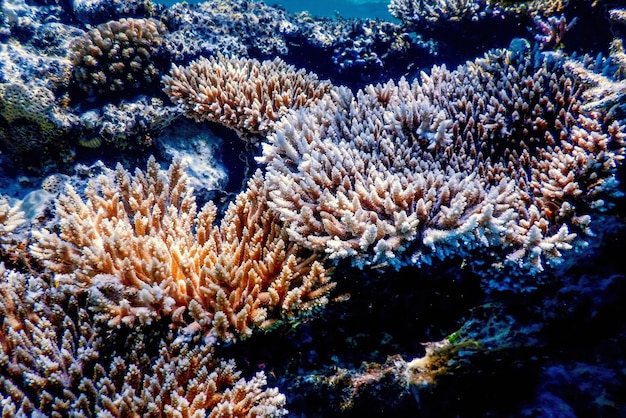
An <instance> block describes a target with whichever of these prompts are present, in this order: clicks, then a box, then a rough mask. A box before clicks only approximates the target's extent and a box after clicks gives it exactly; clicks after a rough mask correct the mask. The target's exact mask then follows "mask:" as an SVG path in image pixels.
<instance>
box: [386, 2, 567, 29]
mask: <svg viewBox="0 0 626 418" xmlns="http://www.w3.org/2000/svg"><path fill="white" fill-rule="evenodd" d="M567 3H568V0H529V1H520V2H507V1H491V0H391V2H390V3H389V12H390V13H391V15H392V16H394V17H395V18H396V19H399V20H401V21H402V22H403V23H404V24H407V25H410V26H414V27H420V25H428V24H433V23H436V22H439V21H461V20H477V19H481V18H485V17H487V16H500V15H503V14H513V15H519V14H528V15H531V16H541V15H551V14H554V13H556V12H559V11H561V10H562V9H563V7H565V5H566V4H567Z"/></svg>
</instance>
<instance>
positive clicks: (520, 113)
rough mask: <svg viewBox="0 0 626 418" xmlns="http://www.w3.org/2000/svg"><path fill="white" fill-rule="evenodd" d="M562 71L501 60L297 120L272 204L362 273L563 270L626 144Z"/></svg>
mask: <svg viewBox="0 0 626 418" xmlns="http://www.w3.org/2000/svg"><path fill="white" fill-rule="evenodd" d="M558 65H560V64H559V63H554V62H550V61H539V62H538V63H537V64H535V63H534V58H533V57H529V56H521V55H517V54H512V53H510V52H504V51H499V52H494V53H492V54H490V55H487V56H486V57H485V58H484V59H478V60H476V61H475V62H470V63H468V64H467V65H465V66H460V67H459V68H458V69H457V70H456V71H448V70H447V69H446V68H445V67H435V68H433V70H432V72H431V74H430V75H427V74H425V73H422V76H421V82H420V81H419V80H415V81H414V82H413V83H409V82H407V81H405V80H400V81H399V82H398V83H397V84H396V83H394V82H391V81H390V82H389V83H387V84H385V85H377V86H368V87H367V88H366V89H364V90H362V91H359V92H358V93H357V94H356V95H353V94H352V93H351V92H350V91H348V90H339V91H338V92H333V94H332V96H329V97H330V98H329V99H325V100H321V101H319V103H317V104H314V105H312V106H310V107H309V108H307V109H304V110H301V111H296V112H292V113H289V114H288V115H287V116H286V117H284V118H283V119H282V120H280V121H279V122H278V123H277V124H276V127H275V128H276V132H275V133H274V134H272V135H271V136H270V137H269V144H264V153H263V157H262V158H261V161H262V162H265V163H267V164H268V173H267V176H266V177H267V183H268V187H269V188H270V190H271V191H270V202H269V205H270V207H271V208H272V209H274V210H276V211H277V212H278V213H280V216H281V219H282V220H283V221H284V222H286V225H287V229H288V232H289V235H290V237H291V239H293V240H294V241H295V242H298V243H300V244H302V245H304V246H306V247H309V248H312V249H316V250H324V251H326V252H327V253H328V254H329V255H330V257H332V258H342V257H346V256H351V257H353V260H354V261H355V262H356V263H357V264H359V265H363V264H377V263H388V264H392V265H394V266H396V267H399V266H402V265H404V264H407V263H409V264H414V263H417V264H419V263H422V262H430V260H431V259H432V258H433V257H437V258H445V257H448V256H464V255H466V254H468V252H469V251H471V250H473V249H478V248H486V249H488V250H487V251H488V252H489V253H490V254H491V255H495V254H497V252H494V248H502V249H503V252H502V250H501V252H500V254H499V255H498V256H497V258H499V259H500V261H502V260H503V259H505V258H504V257H505V256H506V260H507V261H508V262H510V263H514V264H519V265H521V266H524V267H526V268H528V269H530V270H531V271H537V270H541V269H542V268H543V265H544V263H545V262H548V263H551V262H558V261H559V260H560V259H561V251H563V250H567V249H570V248H571V247H572V244H573V243H574V240H575V237H576V233H577V232H578V233H585V232H586V231H587V227H588V224H589V220H590V218H589V216H588V214H589V213H590V208H599V207H602V205H603V204H604V203H605V201H604V200H603V199H604V198H606V197H608V196H610V195H611V194H612V193H614V192H615V188H616V180H615V178H614V174H615V170H616V166H617V164H618V163H619V161H620V160H621V159H622V154H623V148H622V146H623V136H624V134H623V132H622V129H623V128H622V127H620V126H618V125H617V124H612V125H610V126H608V127H606V128H604V127H603V126H602V124H601V123H600V121H598V120H597V119H596V117H595V116H594V115H593V114H592V115H588V114H585V113H583V112H582V109H581V106H582V103H581V101H580V98H579V89H578V88H577V86H576V85H575V84H574V81H573V80H572V79H571V78H568V77H566V76H565V75H564V74H563V73H562V71H559V66H558Z"/></svg>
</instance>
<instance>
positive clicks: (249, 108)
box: [163, 55, 332, 137]
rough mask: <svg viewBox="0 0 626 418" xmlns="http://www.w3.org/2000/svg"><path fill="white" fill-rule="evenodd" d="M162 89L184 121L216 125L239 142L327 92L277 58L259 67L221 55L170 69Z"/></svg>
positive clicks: (254, 62)
mask: <svg viewBox="0 0 626 418" xmlns="http://www.w3.org/2000/svg"><path fill="white" fill-rule="evenodd" d="M163 83H164V84H165V92H166V93H167V94H168V96H169V97H170V98H171V99H172V101H174V102H175V103H177V104H180V105H182V107H183V109H184V110H185V114H186V115H187V116H188V117H190V118H193V119H195V120H196V121H198V122H199V121H204V120H210V121H214V122H219V123H221V124H223V125H225V126H228V127H230V128H232V129H235V130H236V131H237V132H238V133H240V134H241V135H242V136H244V137H249V136H251V135H252V136H254V135H261V136H264V135H266V134H267V133H268V132H270V131H271V130H272V128H273V125H274V123H275V122H276V121H277V120H278V119H279V118H280V117H281V116H283V115H284V114H285V113H287V111H288V110H289V109H297V108H300V107H303V106H308V105H310V104H312V103H314V102H315V101H316V100H318V99H320V98H321V97H323V96H324V94H326V93H327V92H328V91H330V90H331V89H332V85H331V84H330V83H329V82H323V81H319V80H318V78H317V76H316V75H315V74H312V73H306V72H305V71H304V70H299V71H297V70H296V69H295V68H294V67H293V66H290V65H288V64H286V63H285V62H284V61H283V60H281V59H280V58H276V59H274V60H273V61H263V62H259V61H257V60H254V59H247V58H228V57H225V56H222V55H220V56H218V57H213V58H210V59H206V58H200V59H198V60H196V61H194V62H192V63H191V64H190V65H189V66H188V67H180V66H177V65H174V66H173V67H172V70H171V72H170V75H169V76H165V77H163Z"/></svg>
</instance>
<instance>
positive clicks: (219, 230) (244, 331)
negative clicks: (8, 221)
mask: <svg viewBox="0 0 626 418" xmlns="http://www.w3.org/2000/svg"><path fill="white" fill-rule="evenodd" d="M262 180H263V178H262V176H261V174H260V173H257V174H256V175H255V176H254V177H253V178H252V179H251V180H250V181H249V184H248V189H247V190H246V191H245V192H242V194H240V195H239V196H238V197H237V199H236V200H235V202H233V203H232V204H231V205H230V206H229V208H228V209H227V211H226V213H225V215H224V218H223V219H222V221H221V223H220V225H219V226H217V225H214V221H215V215H216V208H215V205H213V203H212V202H209V203H207V204H206V205H205V206H204V207H203V208H202V210H201V211H200V212H199V213H196V204H195V199H194V196H193V193H192V191H191V189H190V188H189V187H188V186H187V176H186V174H185V172H184V167H183V166H182V164H181V163H180V162H179V161H175V162H174V163H173V164H172V165H171V166H170V168H169V170H168V171H167V174H165V173H162V172H161V171H159V166H158V164H157V163H156V162H155V160H154V159H151V160H150V161H149V163H148V167H147V171H146V172H141V171H137V172H136V174H135V176H134V177H131V176H130V175H129V174H128V173H127V172H126V171H125V170H124V169H123V168H122V167H121V166H118V168H117V170H116V171H115V176H114V178H111V177H110V176H106V175H102V176H100V177H98V178H96V179H94V180H92V181H91V182H90V183H89V185H88V187H87V189H86V191H85V195H86V197H87V200H86V201H83V200H82V199H81V197H80V196H79V194H78V193H77V192H76V191H75V190H74V189H73V188H72V187H68V190H67V192H66V193H65V194H63V195H62V196H61V197H60V198H59V199H58V202H57V206H56V207H57V216H58V219H59V226H58V227H59V228H60V233H59V234H58V235H57V234H56V233H54V232H52V231H48V230H43V231H41V232H36V233H35V236H36V239H37V242H36V243H35V244H34V245H33V248H32V252H33V254H35V255H36V256H37V257H38V258H40V259H41V260H43V262H44V263H45V265H46V266H47V268H48V269H49V270H50V271H52V272H55V273H57V274H72V275H73V277H74V279H73V280H76V281H78V282H80V283H83V284H84V285H85V286H86V287H88V288H90V289H91V290H92V292H93V297H94V298H96V299H99V300H101V302H102V303H101V305H102V309H103V310H104V316H105V317H107V318H108V319H109V324H110V325H117V324H120V323H134V322H139V323H150V322H152V321H153V320H158V319H160V318H163V317H167V318H171V320H172V321H173V322H174V324H176V325H178V326H184V327H186V328H187V329H188V330H190V331H194V330H198V329H201V330H203V331H204V333H205V334H208V335H212V336H214V337H219V338H221V339H223V340H234V339H236V338H245V337H248V336H249V335H250V334H251V332H252V330H253V328H269V327H271V326H273V325H274V324H276V323H277V322H279V321H281V320H284V319H293V318H295V317H298V316H305V315H307V314H309V313H311V312H312V311H313V310H314V309H315V308H316V307H320V306H323V305H324V304H325V303H326V302H327V301H328V298H327V293H328V292H329V291H330V290H331V289H332V287H333V283H332V282H331V281H330V278H329V275H328V272H327V271H326V269H325V268H324V266H323V265H322V264H321V262H320V261H317V259H316V256H315V254H311V253H309V254H306V253H305V252H303V251H301V250H300V248H299V247H298V246H297V245H294V244H291V243H289V242H288V241H287V240H286V235H285V234H284V231H283V229H282V225H280V224H279V223H278V222H277V221H278V220H277V218H276V217H275V215H274V214H273V213H272V212H271V211H268V209H267V204H266V199H267V196H266V191H265V188H264V186H263V181H262Z"/></svg>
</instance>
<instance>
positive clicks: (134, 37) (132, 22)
mask: <svg viewBox="0 0 626 418" xmlns="http://www.w3.org/2000/svg"><path fill="white" fill-rule="evenodd" d="M166 31H167V30H166V28H165V26H164V25H163V24H162V23H161V22H159V21H158V20H156V19H152V18H147V19H134V18H122V19H119V20H111V21H109V22H106V23H102V24H100V25H98V26H96V27H95V28H93V29H91V30H90V31H89V32H87V33H86V34H85V35H84V36H81V37H78V38H77V39H75V40H74V41H73V42H72V45H71V48H70V54H69V58H70V61H71V62H72V64H73V76H74V82H75V85H76V86H77V87H78V89H80V90H81V91H82V92H83V94H86V95H87V96H88V97H98V98H114V97H115V96H116V95H117V96H119V95H128V94H131V93H133V92H134V93H136V92H137V91H138V90H140V89H142V88H143V89H146V88H150V87H154V86H155V85H156V84H157V82H158V81H159V78H160V73H161V69H160V66H161V65H163V54H164V50H163V49H162V48H161V47H162V44H163V35H164V34H165V33H166ZM76 97H77V98H78V99H83V97H79V94H78V93H77V94H76Z"/></svg>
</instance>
